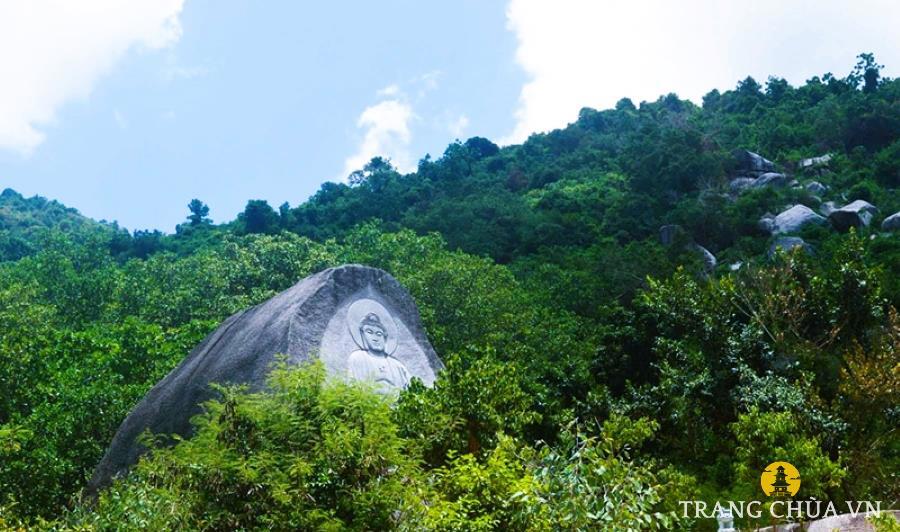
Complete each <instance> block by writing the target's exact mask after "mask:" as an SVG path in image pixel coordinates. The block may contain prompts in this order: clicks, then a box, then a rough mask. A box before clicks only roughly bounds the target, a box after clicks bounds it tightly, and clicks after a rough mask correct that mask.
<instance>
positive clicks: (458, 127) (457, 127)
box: [447, 115, 469, 139]
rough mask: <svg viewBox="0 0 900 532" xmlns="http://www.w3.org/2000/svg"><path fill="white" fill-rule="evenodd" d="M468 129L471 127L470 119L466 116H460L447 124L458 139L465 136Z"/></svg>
mask: <svg viewBox="0 0 900 532" xmlns="http://www.w3.org/2000/svg"><path fill="white" fill-rule="evenodd" d="M467 127H469V117H468V116H466V115H459V116H458V117H456V118H455V119H451V120H450V122H449V123H448V124H447V130H448V131H450V134H451V135H453V137H454V138H457V139H458V138H461V137H462V136H463V133H465V131H466V128H467Z"/></svg>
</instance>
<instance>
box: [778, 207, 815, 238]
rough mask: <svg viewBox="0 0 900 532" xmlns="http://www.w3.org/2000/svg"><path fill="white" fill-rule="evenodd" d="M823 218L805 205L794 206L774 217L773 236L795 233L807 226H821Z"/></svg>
mask: <svg viewBox="0 0 900 532" xmlns="http://www.w3.org/2000/svg"><path fill="white" fill-rule="evenodd" d="M823 223H825V218H823V217H822V216H819V215H818V214H816V213H815V212H813V210H812V209H810V208H809V207H807V206H806V205H794V206H793V207H791V208H790V209H788V210H786V211H784V212H782V213H780V214H779V215H778V216H776V217H775V228H774V229H773V230H772V232H773V233H774V234H783V233H795V232H797V231H799V230H800V229H801V228H803V226H805V225H808V224H816V225H821V224H823Z"/></svg>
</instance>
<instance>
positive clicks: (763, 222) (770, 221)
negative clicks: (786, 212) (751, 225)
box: [756, 212, 775, 234]
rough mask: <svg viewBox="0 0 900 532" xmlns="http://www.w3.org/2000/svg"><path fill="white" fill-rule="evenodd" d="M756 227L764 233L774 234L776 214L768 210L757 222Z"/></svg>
mask: <svg viewBox="0 0 900 532" xmlns="http://www.w3.org/2000/svg"><path fill="white" fill-rule="evenodd" d="M756 227H758V228H759V230H760V231H762V232H764V233H769V234H772V232H774V231H775V215H774V214H772V213H770V212H767V213H765V214H763V215H762V217H760V219H759V220H758V221H757V222H756Z"/></svg>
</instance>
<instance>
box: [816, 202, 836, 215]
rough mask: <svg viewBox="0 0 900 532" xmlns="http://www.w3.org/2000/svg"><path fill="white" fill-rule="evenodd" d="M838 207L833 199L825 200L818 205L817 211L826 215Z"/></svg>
mask: <svg viewBox="0 0 900 532" xmlns="http://www.w3.org/2000/svg"><path fill="white" fill-rule="evenodd" d="M837 209H838V206H837V203H835V202H833V201H826V202H825V203H823V204H821V205H819V213H820V214H821V215H822V216H826V217H827V216H828V215H829V214H831V213H833V212H834V211H836V210H837Z"/></svg>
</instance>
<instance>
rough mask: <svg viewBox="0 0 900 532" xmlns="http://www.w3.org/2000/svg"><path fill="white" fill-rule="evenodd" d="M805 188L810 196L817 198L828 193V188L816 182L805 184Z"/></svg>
mask: <svg viewBox="0 0 900 532" xmlns="http://www.w3.org/2000/svg"><path fill="white" fill-rule="evenodd" d="M805 188H806V190H807V191H808V192H809V193H810V194H813V195H814V196H819V197H822V196H823V195H824V194H825V193H826V192H828V188H827V187H825V185H823V184H822V183H819V182H818V181H810V182H809V183H807V184H806V186H805Z"/></svg>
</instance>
